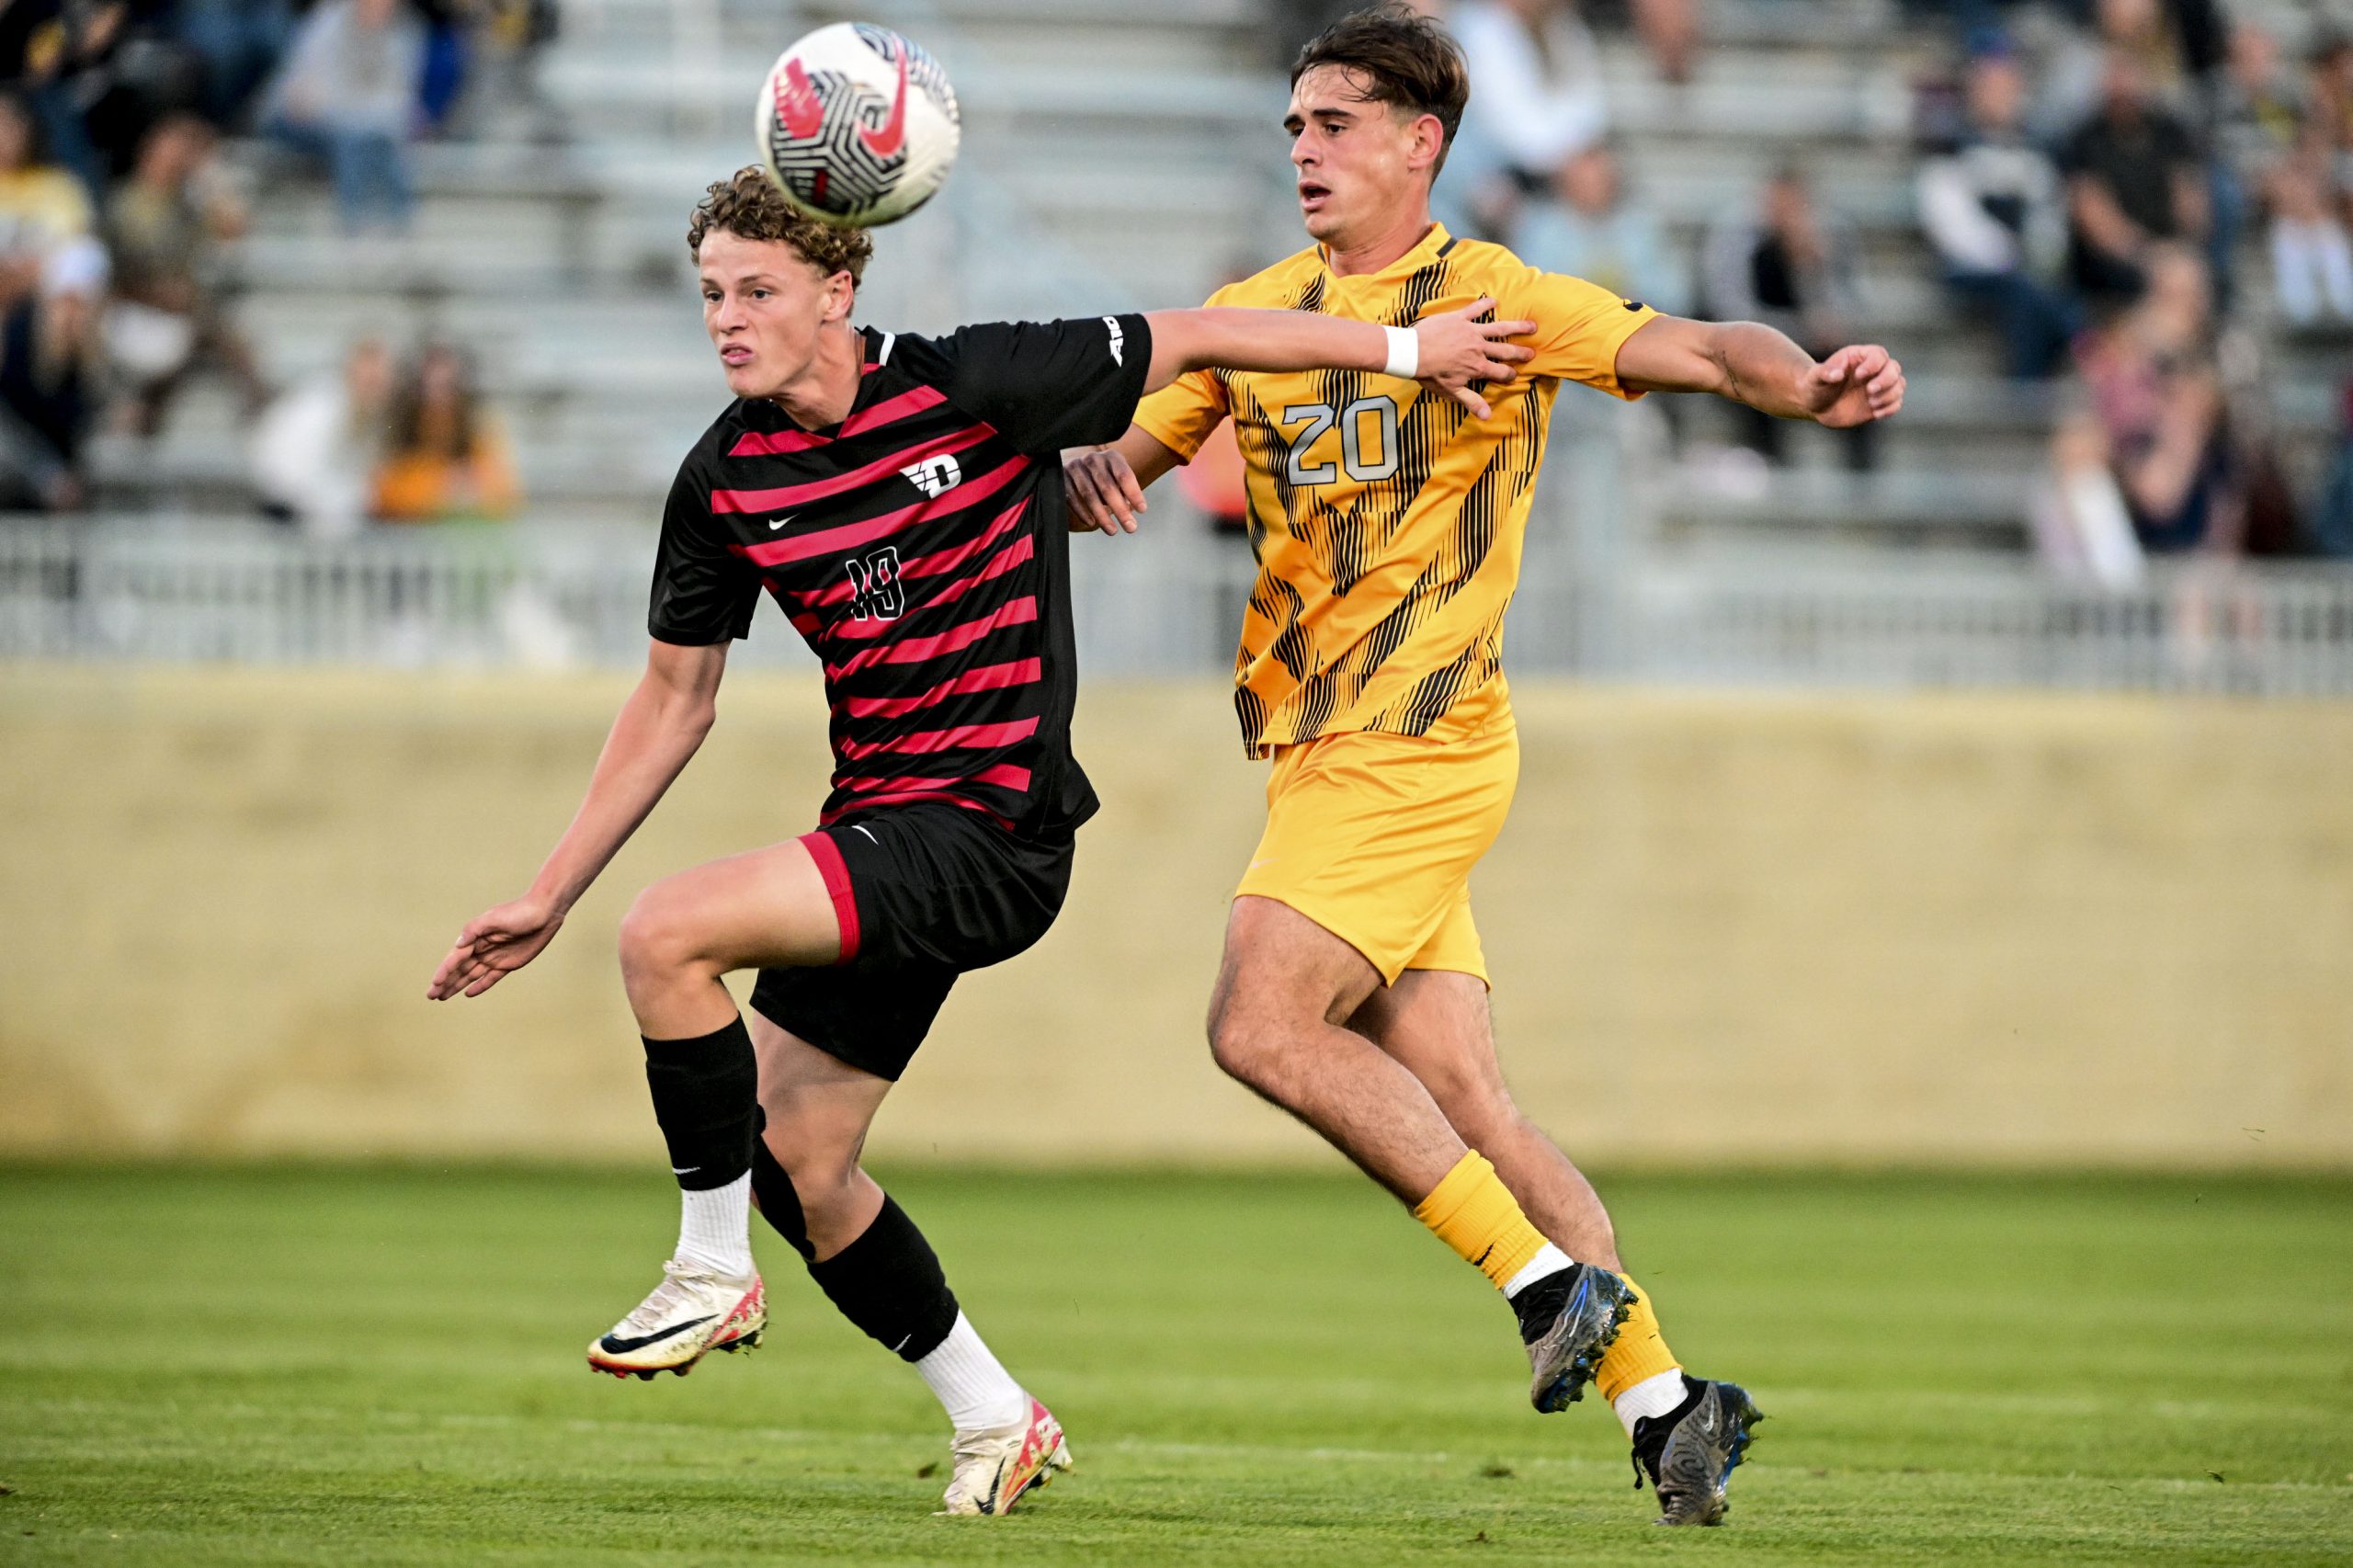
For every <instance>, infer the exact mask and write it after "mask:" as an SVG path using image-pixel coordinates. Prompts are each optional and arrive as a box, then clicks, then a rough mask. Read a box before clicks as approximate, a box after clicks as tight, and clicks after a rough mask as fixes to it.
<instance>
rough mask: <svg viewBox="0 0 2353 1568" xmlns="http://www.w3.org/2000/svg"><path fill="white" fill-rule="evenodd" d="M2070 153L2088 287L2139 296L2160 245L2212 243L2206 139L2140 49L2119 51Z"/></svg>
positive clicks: (2077, 245) (2078, 265) (2066, 162)
mask: <svg viewBox="0 0 2353 1568" xmlns="http://www.w3.org/2000/svg"><path fill="white" fill-rule="evenodd" d="M2060 163H2061V166H2062V167H2063V168H2064V169H2065V170H2066V172H2067V200H2068V208H2069V211H2070V214H2071V216H2072V217H2073V219H2074V224H2075V227H2074V233H2073V236H2072V242H2073V252H2072V262H2073V267H2074V271H2075V282H2076V285H2077V286H2078V287H2079V288H2081V289H2082V290H2084V291H2085V292H2086V293H2087V294H2091V295H2095V296H2097V297H2100V298H2103V299H2107V300H2120V299H2121V300H2130V299H2132V298H2134V297H2136V296H2137V295H2139V294H2140V292H2141V290H2142V289H2143V287H2144V286H2145V285H2146V283H2147V276H2146V268H2147V266H2148V261H2149V257H2150V256H2151V255H2152V254H2153V253H2154V249H2155V247H2157V246H2158V245H2160V244H2164V243H2165V242H2167V241H2177V242H2180V243H2183V244H2203V242H2204V240H2205V238H2206V235H2207V232H2208V224H2209V221H2210V209H2209V204H2208V200H2207V187H2206V171H2205V169H2204V167H2203V165H2201V164H2200V161H2199V157H2198V149H2197V144H2196V143H2195V142H2193V141H2192V140H2191V138H2190V134H2189V131H2188V128H2187V127H2186V126H2184V125H2183V124H2182V122H2181V121H2180V120H2179V119H2176V118H2175V117H2174V116H2173V115H2172V114H2170V113H2168V112H2166V110H2165V108H2163V107H2162V106H2160V105H2159V104H2158V103H2157V102H2156V101H2155V99H2154V97H2153V96H2152V95H2151V93H2150V91H2149V87H2148V83H2147V80H2146V76H2145V74H2144V71H2143V66H2142V64H2141V62H2139V61H2138V60H2137V59H2135V58H2134V57H2133V56H2131V55H2130V54H2127V53H2125V52H2123V51H2110V52H2109V56H2108V71H2107V75H2106V77H2105V79H2104V94H2103V97H2102V98H2101V101H2100V108H2099V111H2098V112H2097V114H2095V115H2094V116H2093V117H2092V118H2091V119H2089V120H2087V121H2086V122H2085V123H2084V125H2083V126H2082V127H2081V128H2080V129H2079V130H2077V131H2076V132H2075V135H2074V136H2072V137H2070V138H2069V139H2068V142H2067V149H2066V153H2065V155H2064V156H2063V158H2062V159H2061V160H2060Z"/></svg>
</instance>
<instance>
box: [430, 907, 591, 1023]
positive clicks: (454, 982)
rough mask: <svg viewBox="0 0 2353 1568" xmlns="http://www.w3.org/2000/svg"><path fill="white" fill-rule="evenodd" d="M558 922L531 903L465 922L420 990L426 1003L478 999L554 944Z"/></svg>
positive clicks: (560, 926) (552, 913) (554, 915)
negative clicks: (446, 953) (550, 944)
mask: <svg viewBox="0 0 2353 1568" xmlns="http://www.w3.org/2000/svg"><path fill="white" fill-rule="evenodd" d="M562 929H563V915H559V914H557V913H556V912H555V910H554V909H553V908H551V906H549V905H548V904H545V903H540V901H539V900H537V899H532V898H518V899H517V900H516V901H515V902H514V903H502V904H500V905H499V906H498V907H497V908H495V909H490V910H484V911H483V913H482V914H480V915H475V916H474V917H473V918H472V920H469V921H467V922H466V928H465V929H464V930H462V931H460V932H459V933H458V939H457V941H456V942H454V943H452V944H451V945H450V948H449V956H448V957H447V958H444V959H443V960H441V967H440V968H439V969H437V970H435V971H433V983H432V984H430V985H428V986H426V988H425V994H426V999H427V1000H428V1001H434V1002H446V1001H448V1000H449V998H450V997H452V996H457V995H461V994H462V995H466V996H479V995H481V994H483V992H485V991H487V990H489V989H490V988H491V987H492V986H494V985H495V984H497V983H499V982H500V981H501V980H503V979H505V978H506V976H507V975H509V974H511V973H513V972H514V971H517V970H518V969H521V968H522V967H523V966H524V965H525V964H527V963H529V962H530V961H531V960H533V959H535V958H538V957H539V956H540V949H542V948H544V947H546V946H547V945H548V944H549V943H550V942H552V941H553V940H555V934H556V933H557V932H558V931H560V930H562Z"/></svg>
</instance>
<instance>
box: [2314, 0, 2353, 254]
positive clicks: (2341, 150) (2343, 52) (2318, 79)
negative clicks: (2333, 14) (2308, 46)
mask: <svg viewBox="0 0 2353 1568" xmlns="http://www.w3.org/2000/svg"><path fill="white" fill-rule="evenodd" d="M2305 137H2306V144H2307V145H2308V146H2309V147H2310V148H2312V150H2313V158H2314V163H2315V165H2316V166H2317V167H2318V168H2320V169H2321V170H2323V171H2325V172H2324V175H2323V178H2324V180H2325V183H2326V185H2327V187H2329V192H2330V196H2331V199H2333V200H2334V201H2335V203H2336V206H2337V208H2338V210H2339V213H2340V215H2341V216H2342V217H2343V219H2344V221H2345V222H2347V223H2353V35H2348V34H2344V33H2336V34H2331V35H2329V36H2328V37H2326V38H2324V39H2322V40H2321V41H2320V43H2319V45H2318V46H2317V47H2316V48H2315V49H2314V50H2313V85H2312V116H2311V120H2310V123H2309V124H2308V126H2307V128H2306V131H2305Z"/></svg>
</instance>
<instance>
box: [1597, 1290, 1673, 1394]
mask: <svg viewBox="0 0 2353 1568" xmlns="http://www.w3.org/2000/svg"><path fill="white" fill-rule="evenodd" d="M1626 1283H1627V1284H1629V1285H1632V1284H1633V1283H1634V1282H1633V1280H1631V1279H1628V1280H1627V1281H1626ZM1679 1365H1680V1363H1679V1362H1677V1360H1676V1358H1675V1352H1674V1351H1672V1350H1669V1349H1668V1348H1667V1347H1666V1339H1665V1336H1664V1335H1661V1334H1660V1333H1659V1331H1658V1313H1656V1312H1654V1311H1652V1310H1651V1293H1650V1292H1649V1291H1648V1290H1643V1289H1642V1288H1640V1287H1639V1286H1637V1287H1635V1290H1634V1310H1633V1312H1631V1313H1630V1314H1629V1315H1628V1316H1627V1319H1626V1321H1625V1323H1624V1324H1622V1325H1620V1328H1619V1330H1618V1337H1617V1338H1616V1339H1613V1340H1611V1341H1610V1342H1609V1348H1608V1350H1606V1351H1604V1352H1603V1353H1602V1357H1601V1370H1600V1371H1599V1372H1597V1373H1596V1374H1595V1376H1594V1380H1593V1386H1594V1387H1595V1388H1597V1389H1598V1390H1600V1391H1601V1397H1602V1398H1603V1399H1605V1400H1607V1401H1608V1402H1609V1403H1612V1404H1615V1403H1617V1402H1618V1396H1619V1395H1620V1394H1621V1393H1624V1392H1626V1391H1627V1390H1628V1389H1630V1388H1632V1387H1633V1386H1634V1385H1635V1384H1636V1383H1639V1382H1641V1381H1643V1380H1644V1379H1645V1378H1654V1377H1656V1376H1658V1375H1659V1374H1660V1373H1661V1372H1672V1371H1674V1370H1675V1369H1676V1368H1677V1366H1679Z"/></svg>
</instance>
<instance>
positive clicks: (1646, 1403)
mask: <svg viewBox="0 0 2353 1568" xmlns="http://www.w3.org/2000/svg"><path fill="white" fill-rule="evenodd" d="M1681 1403H1683V1369H1681V1368H1680V1367H1677V1368H1673V1369H1669V1370H1667V1371H1664V1372H1661V1373H1659V1374H1658V1375H1657V1376H1656V1377H1654V1378H1644V1379H1643V1381H1641V1382H1639V1383H1636V1384H1635V1385H1634V1386H1633V1387H1632V1388H1630V1389H1628V1390H1627V1391H1626V1392H1624V1393H1621V1394H1620V1395H1619V1396H1618V1399H1617V1402H1616V1403H1613V1404H1611V1405H1610V1407H1609V1408H1610V1409H1612V1410H1614V1411H1616V1412H1617V1413H1618V1420H1619V1422H1620V1425H1622V1426H1624V1427H1625V1428H1626V1436H1628V1437H1632V1436H1633V1435H1634V1423H1635V1422H1637V1421H1640V1420H1641V1419H1643V1417H1644V1416H1646V1415H1647V1416H1649V1417H1650V1418H1651V1419H1652V1420H1654V1421H1655V1420H1656V1419H1658V1417H1660V1416H1662V1415H1665V1414H1666V1413H1667V1412H1668V1411H1670V1410H1673V1409H1674V1408H1675V1407H1676V1406H1677V1405H1678V1404H1681Z"/></svg>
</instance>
